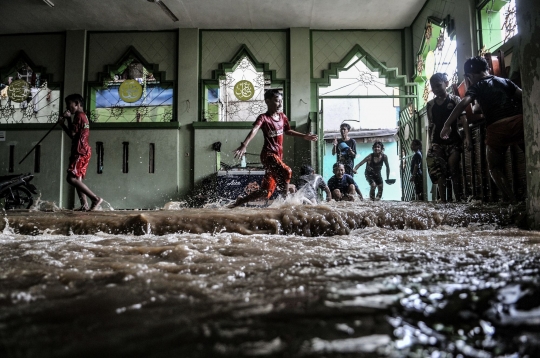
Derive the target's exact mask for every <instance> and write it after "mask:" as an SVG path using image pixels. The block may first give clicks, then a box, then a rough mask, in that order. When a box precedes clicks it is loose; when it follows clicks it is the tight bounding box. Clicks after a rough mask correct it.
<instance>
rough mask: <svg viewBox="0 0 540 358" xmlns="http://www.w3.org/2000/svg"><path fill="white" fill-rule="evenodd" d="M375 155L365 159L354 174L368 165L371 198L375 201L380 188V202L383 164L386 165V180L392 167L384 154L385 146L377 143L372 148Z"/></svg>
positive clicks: (367, 174)
mask: <svg viewBox="0 0 540 358" xmlns="http://www.w3.org/2000/svg"><path fill="white" fill-rule="evenodd" d="M372 149H373V153H372V154H370V155H368V156H367V157H365V158H364V159H363V160H362V161H361V162H360V163H358V164H357V165H356V167H354V172H355V173H356V171H357V170H358V168H360V167H361V166H362V165H364V163H366V171H365V175H366V180H367V182H368V183H369V185H370V187H371V188H370V190H369V198H370V199H371V200H375V188H378V191H377V198H376V200H380V199H381V198H382V194H383V178H382V176H381V170H382V166H383V163H384V165H386V180H388V179H389V177H390V166H389V165H388V157H387V156H386V154H384V153H383V152H384V144H382V142H375V143H373V146H372Z"/></svg>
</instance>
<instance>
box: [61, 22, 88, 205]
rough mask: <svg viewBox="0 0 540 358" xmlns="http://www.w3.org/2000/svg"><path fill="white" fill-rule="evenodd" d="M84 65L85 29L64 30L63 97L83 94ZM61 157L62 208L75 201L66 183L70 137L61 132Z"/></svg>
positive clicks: (63, 108)
mask: <svg viewBox="0 0 540 358" xmlns="http://www.w3.org/2000/svg"><path fill="white" fill-rule="evenodd" d="M85 67H86V30H73V31H66V55H65V67H64V92H63V95H64V97H65V96H67V95H69V94H72V93H79V94H81V95H83V96H84V84H85ZM59 108H60V110H61V111H64V110H65V104H64V100H63V98H62V103H61V104H60V106H59ZM62 146H63V148H62V151H61V153H62V158H60V159H59V160H60V161H61V165H60V173H59V175H60V180H59V183H60V190H59V193H60V197H59V199H58V203H59V204H58V206H60V207H63V208H73V207H74V203H75V190H74V188H73V187H72V186H70V185H68V184H67V183H66V175H67V172H66V170H67V165H68V158H69V154H70V150H71V139H70V138H69V137H68V136H67V135H66V134H65V133H64V132H62Z"/></svg>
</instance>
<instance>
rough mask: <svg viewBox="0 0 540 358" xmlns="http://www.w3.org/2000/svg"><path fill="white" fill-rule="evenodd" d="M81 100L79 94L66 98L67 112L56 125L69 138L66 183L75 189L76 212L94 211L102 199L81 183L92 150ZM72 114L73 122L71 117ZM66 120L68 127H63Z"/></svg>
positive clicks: (88, 128)
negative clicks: (78, 205) (88, 200)
mask: <svg viewBox="0 0 540 358" xmlns="http://www.w3.org/2000/svg"><path fill="white" fill-rule="evenodd" d="M82 104H83V98H82V96H81V95H80V94H70V95H69V96H67V97H66V107H67V110H66V111H65V112H64V114H63V115H62V116H60V117H59V118H58V123H59V124H60V125H61V126H62V128H63V129H64V131H65V132H66V134H67V135H68V136H69V137H70V138H71V155H70V157H69V167H68V170H67V171H68V175H67V178H66V180H67V182H68V183H69V184H70V185H72V186H74V187H75V190H77V195H78V196H79V200H80V202H81V207H80V208H79V209H76V210H77V211H94V210H96V209H97V208H98V207H99V205H100V204H101V203H102V202H103V199H102V198H100V197H98V196H97V195H96V194H94V193H93V192H92V191H91V190H90V189H89V188H88V187H87V186H86V185H85V184H84V183H83V182H82V180H83V178H84V177H85V176H86V168H87V167H88V163H89V162H90V156H91V155H92V148H90V146H89V145H88V136H89V134H90V123H89V122H88V118H87V117H86V114H84V112H83V107H82ZM72 114H73V121H72V120H71V115H72ZM66 119H67V122H68V125H67V126H66V125H65V121H66ZM86 197H89V198H90V200H92V205H91V206H90V207H88V202H87V201H86Z"/></svg>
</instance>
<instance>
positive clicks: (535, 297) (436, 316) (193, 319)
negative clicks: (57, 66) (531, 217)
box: [0, 204, 540, 357]
mask: <svg viewBox="0 0 540 358" xmlns="http://www.w3.org/2000/svg"><path fill="white" fill-rule="evenodd" d="M385 205H386V204H385ZM402 205H403V204H396V206H398V207H400V206H401V207H402ZM332 210H333V211H339V210H350V207H348V206H347V205H343V206H342V207H341V206H338V207H334V208H332ZM396 210H397V209H396ZM256 211H257V210H256V209H248V210H238V211H233V212H236V214H237V215H238V214H239V213H242V215H249V216H252V215H257V214H256ZM260 211H264V210H260ZM199 213H204V211H199ZM392 215H393V214H392ZM539 242H540V234H539V233H537V232H529V231H523V230H519V229H511V228H506V229H500V228H499V229H497V228H496V227H495V226H493V225H492V224H487V225H483V224H474V225H469V226H467V227H451V226H448V225H445V224H441V225H438V226H437V227H436V228H432V229H423V230H413V229H407V230H401V229H395V228H385V227H379V226H377V225H374V226H366V227H363V228H358V229H351V230H349V232H348V234H346V235H334V236H315V237H305V236H301V235H297V234H296V235H292V234H287V235H281V234H269V233H265V234H252V235H243V234H239V233H234V232H220V231H219V230H215V231H214V232H210V233H200V234H194V233H191V234H189V233H174V234H165V235H155V234H144V235H138V236H135V235H114V234H108V233H103V232H99V233H96V234H94V235H75V234H73V235H67V236H66V235H52V234H41V235H35V236H27V235H20V234H17V233H15V232H14V231H13V230H12V229H11V228H10V227H8V228H4V231H3V233H2V234H0V244H1V245H2V250H1V251H0V303H1V304H0V317H1V321H0V334H1V336H2V338H3V341H2V344H3V348H2V349H3V351H2V350H0V352H7V355H6V356H8V357H9V356H40V357H47V356H49V357H53V356H54V357H58V356H75V355H82V356H96V355H101V353H102V352H103V351H107V352H110V353H111V354H114V355H124V356H127V355H131V356H137V355H139V356H140V355H144V356H172V355H174V354H177V355H179V356H180V355H181V356H190V357H198V356H200V357H206V356H219V355H227V356H238V355H248V356H283V355H288V356H300V355H306V356H325V357H326V356H343V355H345V356H350V355H353V356H356V355H357V356H393V357H402V356H415V357H416V356H433V357H437V356H441V357H443V356H450V355H449V354H451V356H454V357H455V356H458V355H459V354H461V355H462V356H475V357H496V356H504V355H507V356H510V355H512V354H514V355H521V356H525V355H527V354H528V355H529V356H531V357H532V356H535V354H536V353H538V350H539V349H540V348H539V347H540V343H539V342H540V335H539V333H538V332H539V331H540V329H539V328H540V324H539V317H540V307H539V306H540V304H539V302H540V299H539V297H540V284H539V282H538V277H539V276H538V269H539V266H540V264H539V262H540V261H539V258H540V257H539V256H540V252H539V250H538V243H539ZM156 344H158V345H159V347H160V350H156V349H155V347H156ZM4 355H5V354H3V355H2V356H4Z"/></svg>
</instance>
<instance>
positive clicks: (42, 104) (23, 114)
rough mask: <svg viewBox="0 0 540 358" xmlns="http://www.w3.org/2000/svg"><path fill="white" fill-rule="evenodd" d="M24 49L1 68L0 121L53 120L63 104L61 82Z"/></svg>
mask: <svg viewBox="0 0 540 358" xmlns="http://www.w3.org/2000/svg"><path fill="white" fill-rule="evenodd" d="M51 80H52V76H49V75H47V74H46V71H45V68H43V67H40V66H37V65H35V64H34V63H33V62H32V61H31V60H30V59H29V58H28V57H27V56H26V54H25V53H24V52H21V53H20V54H19V56H18V57H17V58H16V59H15V61H13V62H12V63H11V64H10V65H8V66H6V67H4V68H1V69H0V123H3V124H8V123H54V122H56V120H57V119H58V113H59V110H60V108H61V106H62V103H61V98H60V86H59V85H58V84H54V83H52V82H51Z"/></svg>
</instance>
